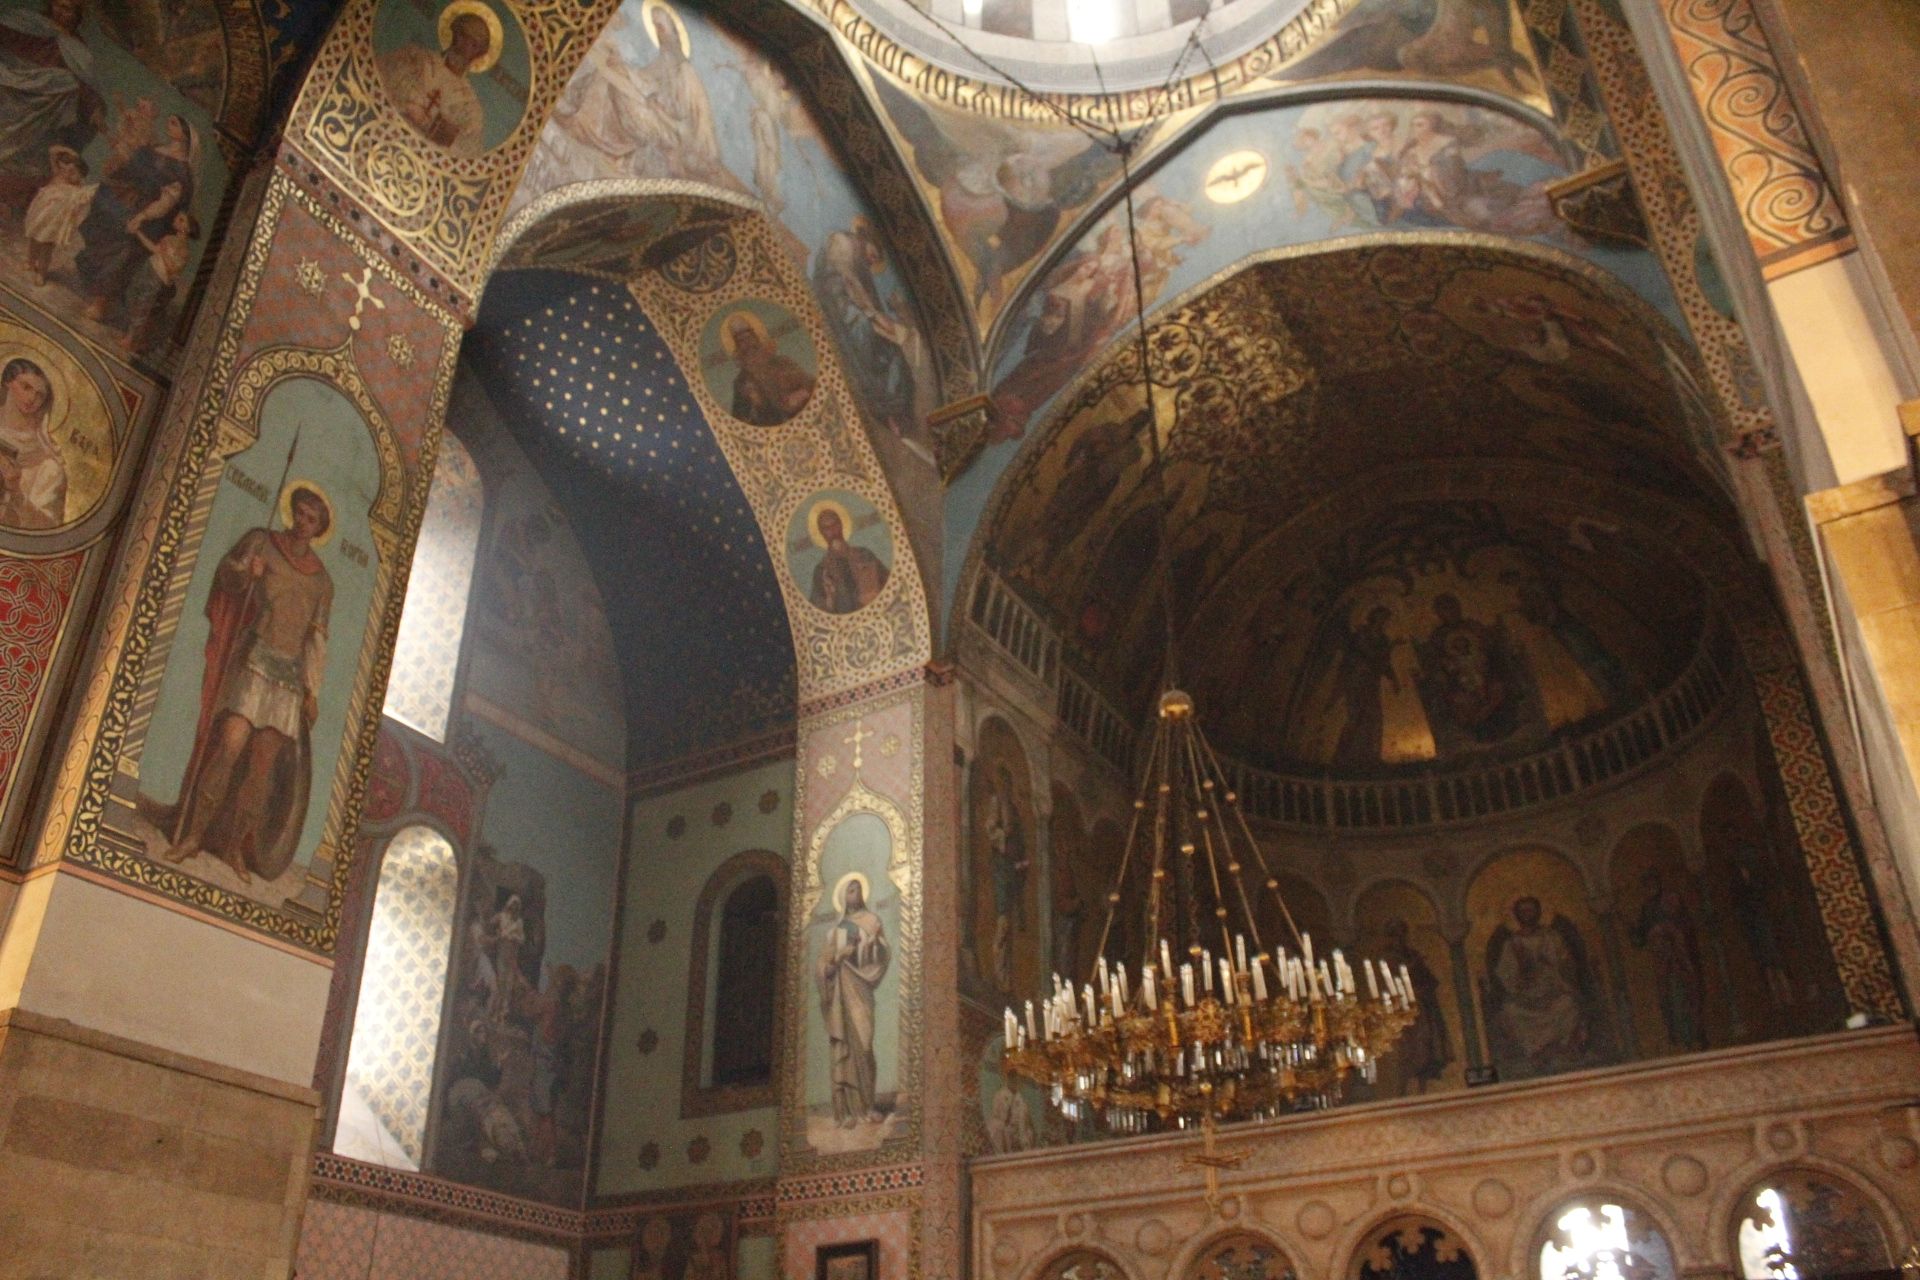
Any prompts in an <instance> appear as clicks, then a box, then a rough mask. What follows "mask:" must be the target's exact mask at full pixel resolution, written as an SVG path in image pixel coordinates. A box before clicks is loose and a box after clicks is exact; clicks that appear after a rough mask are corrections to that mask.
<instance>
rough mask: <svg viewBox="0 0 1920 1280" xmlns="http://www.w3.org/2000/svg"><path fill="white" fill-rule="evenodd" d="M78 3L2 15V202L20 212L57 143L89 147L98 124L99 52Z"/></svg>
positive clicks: (58, 1) (62, 0)
mask: <svg viewBox="0 0 1920 1280" xmlns="http://www.w3.org/2000/svg"><path fill="white" fill-rule="evenodd" d="M84 16H85V10H84V8H83V7H82V5H81V3H80V0H52V3H50V4H49V5H48V6H47V11H46V12H45V13H30V12H16V13H7V14H0V204H5V205H8V206H11V210H12V212H13V213H15V214H18V213H19V212H20V211H21V210H22V209H24V208H25V207H26V206H27V203H28V201H30V200H31V199H32V198H33V193H34V192H35V191H36V190H37V189H38V188H39V186H40V184H41V181H42V179H43V178H44V177H45V176H46V165H47V160H48V156H49V155H50V154H51V152H52V149H53V148H54V147H55V146H65V147H67V148H69V149H70V150H73V151H75V152H78V151H81V150H84V149H85V148H86V145H87V143H88V142H89V141H90V140H91V139H92V137H93V134H94V131H95V129H96V128H97V126H98V124H99V117H100V114H101V110H102V102H101V98H100V94H99V91H98V90H97V89H96V88H95V87H94V75H95V72H94V64H93V53H92V51H91V50H89V49H88V48H87V45H86V42H85V40H84V39H82V37H81V35H80V20H81V18H82V17H84Z"/></svg>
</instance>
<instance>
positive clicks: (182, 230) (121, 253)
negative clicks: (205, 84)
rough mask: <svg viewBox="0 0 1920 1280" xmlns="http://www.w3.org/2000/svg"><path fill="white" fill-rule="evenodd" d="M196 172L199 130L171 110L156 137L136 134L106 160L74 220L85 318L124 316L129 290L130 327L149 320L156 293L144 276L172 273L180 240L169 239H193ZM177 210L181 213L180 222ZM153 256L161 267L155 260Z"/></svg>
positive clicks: (181, 262) (179, 259)
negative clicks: (124, 151)
mask: <svg viewBox="0 0 1920 1280" xmlns="http://www.w3.org/2000/svg"><path fill="white" fill-rule="evenodd" d="M199 174H200V133H199V131H198V130H196V129H195V128H194V127H193V126H192V125H191V124H189V123H188V122H187V120H186V118H185V117H184V116H177V115H176V116H168V117H167V119H166V124H165V128H164V133H163V136H162V138H161V139H160V140H159V141H157V142H154V141H149V140H146V139H141V140H140V142H139V145H137V146H135V147H133V149H132V150H131V152H130V153H129V154H128V155H127V156H126V158H125V159H124V160H123V161H118V162H115V161H109V162H108V165H107V168H106V172H105V174H104V175H103V176H102V178H101V181H100V187H99V189H98V190H97V191H95V192H94V193H93V200H92V202H91V203H89V205H88V206H87V214H86V217H85V219H84V220H82V221H81V223H80V232H79V235H80V242H81V243H80V250H79V252H78V253H77V254H75V255H74V260H73V271H74V275H75V276H77V277H78V278H79V280H80V285H81V288H82V289H83V290H84V291H85V292H86V296H87V316H88V318H89V319H92V320H115V319H118V320H121V321H127V320H128V316H127V308H128V304H129V301H130V299H129V291H130V290H131V291H133V292H134V294H135V297H134V299H133V300H132V302H133V306H134V308H135V310H136V311H137V312H138V313H139V314H135V315H133V316H132V318H131V321H130V327H139V326H143V325H145V324H146V323H147V322H148V316H147V315H146V309H147V308H148V306H149V305H151V304H152V303H153V302H154V296H153V295H154V291H153V290H152V289H150V288H149V287H148V286H147V283H146V280H145V276H146V275H147V274H148V273H150V272H151V273H155V274H170V275H173V276H175V277H177V276H178V275H179V274H180V271H181V270H182V269H184V268H185V266H186V256H185V247H184V240H182V241H178V242H175V241H174V240H173V237H175V236H180V235H185V237H186V238H187V239H191V238H192V237H193V235H194V234H197V232H198V228H197V227H196V226H195V225H194V223H193V215H192V212H191V206H192V204H193V196H194V191H195V190H196V188H197V187H198V184H199ZM181 214H185V215H186V221H185V222H184V223H182V222H181V221H180V218H179V215H181ZM163 242H164V243H163ZM176 243H177V244H178V249H177V250H176V248H175V245H176ZM156 257H159V258H160V259H162V264H161V265H156V264H155V262H154V259H155V258H156ZM163 283H164V281H163ZM166 288H167V289H168V290H172V289H173V288H174V285H172V284H171V283H168V284H166ZM171 298H172V293H171V292H168V294H167V296H166V297H165V298H161V299H159V302H158V305H160V306H162V307H164V306H165V305H166V303H167V302H168V301H170V300H171Z"/></svg>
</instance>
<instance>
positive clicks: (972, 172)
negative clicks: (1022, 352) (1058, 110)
mask: <svg viewBox="0 0 1920 1280" xmlns="http://www.w3.org/2000/svg"><path fill="white" fill-rule="evenodd" d="M873 87H874V93H875V96H876V98H877V99H878V101H879V104H880V108H881V111H882V112H883V113H884V114H885V116H886V118H887V120H888V122H889V123H890V124H892V126H893V128H894V131H895V132H896V134H898V135H899V137H900V138H901V140H902V141H903V142H904V143H905V147H904V150H905V151H906V152H907V155H908V158H909V160H910V162H911V163H912V165H913V169H914V172H915V173H916V174H917V175H918V176H919V178H920V181H921V184H922V186H923V189H924V190H925V191H926V192H927V193H928V198H929V201H930V202H931V203H932V204H933V206H934V209H935V211H936V213H937V215H938V217H939V221H940V225H941V226H942V228H943V229H944V230H945V231H946V233H947V235H948V237H949V238H950V240H951V242H952V245H953V247H954V249H955V250H956V254H955V258H956V264H957V265H958V266H959V268H960V270H961V271H962V272H963V273H964V275H965V276H966V277H967V283H968V293H969V296H970V300H971V302H972V303H973V307H974V311H975V314H976V316H977V318H978V322H979V324H980V327H981V328H982V329H986V328H987V327H989V326H990V325H991V324H992V322H993V319H994V317H995V316H996V315H997V314H998V313H999V310H1000V308H1001V307H1002V306H1004V305H1005V303H1006V302H1007V300H1008V298H1009V297H1010V295H1011V294H1012V292H1013V290H1014V289H1015V288H1016V287H1017V286H1018V285H1019V283H1020V281H1021V280H1022V279H1023V278H1024V277H1025V276H1026V273H1027V271H1028V269H1029V268H1031V266H1032V265H1033V264H1034V262H1035V261H1036V260H1037V259H1038V258H1039V257H1040V255H1041V253H1042V251H1043V250H1045V249H1046V248H1047V247H1049V246H1050V245H1051V244H1052V243H1053V240H1054V237H1055V235H1056V234H1057V233H1058V232H1059V231H1060V230H1061V229H1062V226H1063V224H1064V223H1065V222H1066V221H1067V219H1068V218H1069V217H1071V215H1072V214H1074V213H1076V212H1077V211H1079V210H1080V209H1082V208H1084V207H1085V206H1086V205H1087V204H1088V202H1090V201H1091V200H1092V199H1093V198H1094V196H1095V195H1097V194H1098V193H1099V192H1100V191H1101V190H1102V189H1103V188H1105V187H1106V186H1108V185H1109V184H1111V183H1112V182H1113V181H1114V180H1115V179H1117V178H1118V177H1119V176H1120V159H1119V157H1118V156H1117V155H1115V154H1114V153H1113V151H1112V150H1110V149H1109V148H1108V147H1106V146H1104V145H1102V144H1101V143H1100V142H1098V141H1096V140H1094V139H1091V138H1089V137H1088V136H1087V134H1086V133H1084V132H1083V131H1081V130H1079V129H1071V128H1065V127H1054V128H1045V127H1040V126H1034V125H1022V124H1013V123H1010V122H1007V121H1001V120H995V119H991V118H989V117H986V116H982V115H977V114H974V113H971V112H966V111H957V110H953V109H951V108H947V107H942V106H938V105H934V104H931V103H926V102H921V101H919V100H917V99H916V98H915V97H913V96H912V95H911V94H908V93H907V92H905V91H904V90H902V89H900V88H898V87H897V86H896V85H894V84H893V82H892V81H890V80H888V79H887V78H886V77H885V76H884V75H879V74H875V75H874V77H873Z"/></svg>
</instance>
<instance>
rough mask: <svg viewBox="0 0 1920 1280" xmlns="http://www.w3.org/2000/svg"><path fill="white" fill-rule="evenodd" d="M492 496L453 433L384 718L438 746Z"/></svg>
mask: <svg viewBox="0 0 1920 1280" xmlns="http://www.w3.org/2000/svg"><path fill="white" fill-rule="evenodd" d="M485 499H486V493H485V489H484V488H483V486H482V484H481V482H480V472H479V469H478V468H476V467H475V466H474V465H473V456H472V455H471V454H469V453H468V452H467V450H466V446H464V445H462V444H461V443H460V442H459V441H458V440H456V439H455V438H454V437H453V435H452V433H450V432H448V433H443V434H442V435H441V437H440V458H439V460H438V461H437V462H435V463H434V467H433V488H432V489H431V490H429V491H428V493H427V510H426V514H425V515H424V516H422V517H421V519H420V540H419V541H418V542H416V543H415V544H414V548H413V570H412V573H411V575H410V576H409V577H408V578H407V600H406V604H405V605H404V606H402V609H401V613H400V634H399V635H398V637H396V639H395V640H394V645H393V668H392V671H391V673H390V674H389V675H388V677H387V701H386V706H385V712H386V714H387V715H390V716H392V717H393V718H394V719H395V720H398V721H399V722H400V723H402V724H404V725H406V726H407V727H408V728H411V729H418V730H419V731H420V732H421V733H424V734H426V735H427V736H428V737H429V738H432V739H433V740H434V741H435V742H445V741H446V738H447V717H448V716H449V714H451V712H452V710H453V679H454V674H455V672H457V671H458V670H459V667H460V637H461V634H462V632H463V631H464V630H465V629H466V621H467V592H468V589H469V588H470V587H471V586H472V585H473V557H474V552H475V550H476V549H477V548H478V547H479V545H480V518H481V515H482V511H483V508H484V506H485Z"/></svg>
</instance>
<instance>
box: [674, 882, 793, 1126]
mask: <svg viewBox="0 0 1920 1280" xmlns="http://www.w3.org/2000/svg"><path fill="white" fill-rule="evenodd" d="M786 876H787V864H786V863H785V862H783V861H781V859H780V858H779V856H778V855H776V854H772V853H769V852H767V851H766V850H764V849H749V850H746V851H744V852H741V853H736V854H734V855H733V856H732V857H731V858H728V859H727V860H726V861H725V862H723V863H721V864H720V866H719V868H718V869H717V870H715V871H714V873H713V875H712V876H710V877H708V879H707V883H706V887H705V888H703V889H702V890H701V891H700V900H699V902H698V903H696V904H695V906H694V909H693V964H692V965H691V966H690V970H689V972H688V975H687V982H688V986H687V1028H686V1037H685V1046H686V1047H685V1053H686V1058H685V1070H684V1075H683V1077H682V1081H681V1085H682V1087H681V1091H680V1099H681V1106H680V1109H681V1114H683V1115H686V1116H703V1115H718V1114H721V1113H724V1112H730V1111H746V1110H750V1109H752V1108H755V1107H769V1106H772V1105H773V1104H774V1095H773V1075H774V1068H775V1065H776V1062H775V1060H776V1058H777V1056H778V1047H777V1046H778V1044H779V1033H780V1031H779V1029H780V989H781V987H780V984H781V981H782V978H781V974H782V972H783V970H784V969H785V967H786V966H785V965H784V964H783V963H782V961H781V955H782V950H783V949H782V947H781V939H782V937H783V936H784V935H785V932H786V929H785V924H784V920H785V913H786V892H785V886H786Z"/></svg>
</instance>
